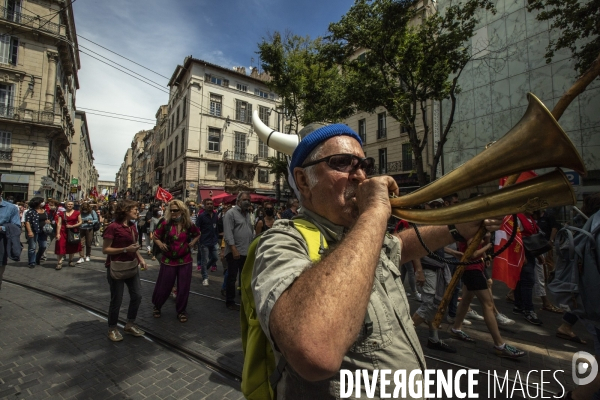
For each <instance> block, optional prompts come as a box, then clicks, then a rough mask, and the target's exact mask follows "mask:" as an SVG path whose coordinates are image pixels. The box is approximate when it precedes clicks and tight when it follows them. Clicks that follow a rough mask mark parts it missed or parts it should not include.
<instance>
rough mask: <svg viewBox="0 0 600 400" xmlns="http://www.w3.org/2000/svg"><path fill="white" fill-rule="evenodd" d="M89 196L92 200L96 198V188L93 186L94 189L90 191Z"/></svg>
mask: <svg viewBox="0 0 600 400" xmlns="http://www.w3.org/2000/svg"><path fill="white" fill-rule="evenodd" d="M90 196H91V197H93V198H94V199H97V198H98V190H96V186H94V188H93V189H92V190H90Z"/></svg>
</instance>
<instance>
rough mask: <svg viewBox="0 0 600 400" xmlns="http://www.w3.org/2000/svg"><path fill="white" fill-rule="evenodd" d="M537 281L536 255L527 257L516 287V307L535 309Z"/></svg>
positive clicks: (528, 309)
mask: <svg viewBox="0 0 600 400" xmlns="http://www.w3.org/2000/svg"><path fill="white" fill-rule="evenodd" d="M534 283H535V257H527V260H526V261H525V264H523V268H522V269H521V277H520V279H519V282H517V286H516V287H515V307H517V308H520V309H522V310H524V311H533V285H534Z"/></svg>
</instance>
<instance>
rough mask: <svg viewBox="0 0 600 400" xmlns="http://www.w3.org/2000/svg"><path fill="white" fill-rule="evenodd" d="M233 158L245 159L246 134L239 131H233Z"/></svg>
mask: <svg viewBox="0 0 600 400" xmlns="http://www.w3.org/2000/svg"><path fill="white" fill-rule="evenodd" d="M233 152H234V159H235V160H245V159H246V134H245V133H241V132H236V133H235V147H234V150H233Z"/></svg>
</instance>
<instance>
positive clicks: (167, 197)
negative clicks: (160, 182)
mask: <svg viewBox="0 0 600 400" xmlns="http://www.w3.org/2000/svg"><path fill="white" fill-rule="evenodd" d="M154 198H155V199H156V200H160V201H164V202H165V203H168V202H169V201H171V200H172V199H173V195H172V194H171V193H169V192H168V191H167V190H165V189H163V188H161V187H160V186H159V187H158V188H157V189H156V195H155V196H154Z"/></svg>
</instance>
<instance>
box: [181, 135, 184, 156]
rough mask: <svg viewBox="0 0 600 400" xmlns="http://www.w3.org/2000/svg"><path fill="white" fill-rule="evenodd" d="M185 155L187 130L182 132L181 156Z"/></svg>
mask: <svg viewBox="0 0 600 400" xmlns="http://www.w3.org/2000/svg"><path fill="white" fill-rule="evenodd" d="M183 153H185V129H182V130H181V154H182V155H183Z"/></svg>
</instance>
